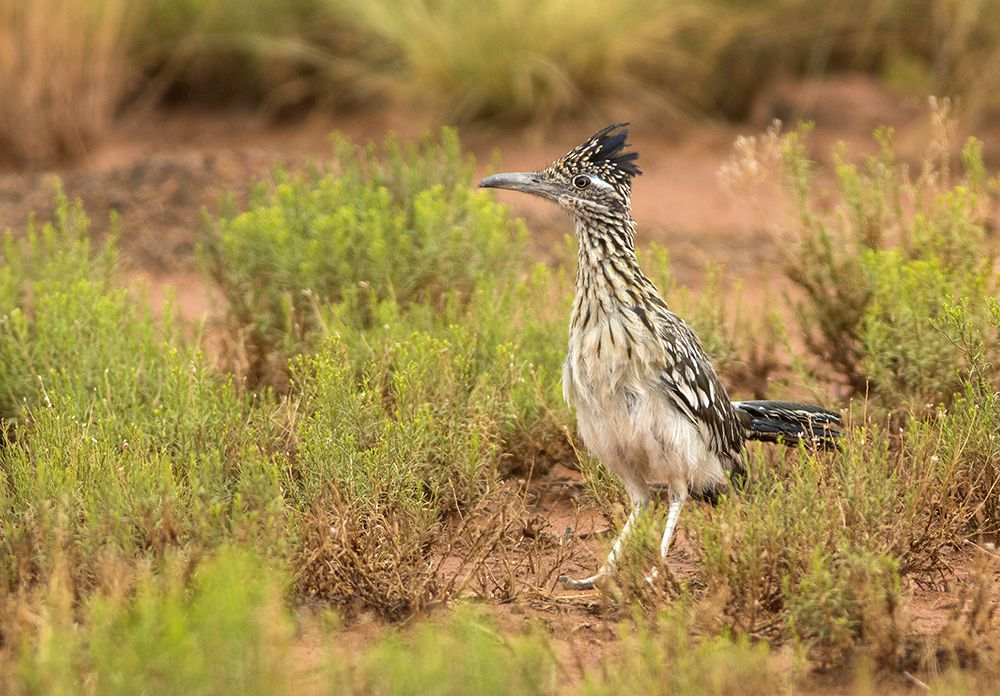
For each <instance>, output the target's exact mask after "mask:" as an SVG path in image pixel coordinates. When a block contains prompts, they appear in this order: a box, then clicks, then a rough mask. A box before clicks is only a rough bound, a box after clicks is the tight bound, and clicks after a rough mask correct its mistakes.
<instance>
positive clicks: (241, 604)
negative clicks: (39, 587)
mask: <svg viewBox="0 0 1000 696" xmlns="http://www.w3.org/2000/svg"><path fill="white" fill-rule="evenodd" d="M185 566H186V564H185V563H179V562H176V559H173V560H172V561H170V562H168V563H167V564H166V567H165V568H163V569H162V570H161V572H159V573H155V574H154V573H151V572H149V571H148V570H147V571H145V572H142V573H140V574H139V575H138V576H137V577H135V578H132V579H130V580H126V579H123V578H119V580H120V581H122V582H124V583H125V587H128V590H129V591H127V592H126V591H124V590H125V587H123V586H118V587H112V588H108V589H105V590H103V591H99V592H96V593H95V594H93V595H91V596H89V597H86V598H85V599H83V600H82V602H81V605H82V606H80V607H79V608H77V607H75V604H76V602H75V601H74V597H73V594H72V590H71V587H70V582H69V580H68V579H67V578H65V577H56V578H54V579H53V582H51V583H50V584H49V585H48V586H47V587H46V588H45V590H44V592H42V593H41V596H40V597H38V598H37V600H36V601H37V605H34V608H37V610H38V614H37V615H36V616H35V617H34V619H33V621H34V624H35V625H34V626H33V631H34V635H33V636H32V638H31V639H30V640H24V641H18V642H15V643H13V644H12V646H11V647H9V648H8V651H10V652H12V653H14V654H13V655H10V656H9V657H10V661H9V663H7V661H4V662H5V663H6V664H4V668H3V669H0V674H2V675H3V676H2V678H3V682H4V692H5V693H9V694H18V695H20V694H24V695H28V694H78V693H100V694H134V693H146V692H149V691H150V690H153V689H155V690H156V691H157V692H158V693H162V694H227V693H245V694H284V693H288V694H290V693H293V691H294V689H295V681H296V678H297V673H296V670H295V667H294V664H293V663H292V659H291V658H292V655H291V647H292V621H291V617H290V616H289V615H288V612H287V611H286V609H285V606H284V604H283V602H282V590H283V580H282V578H281V577H280V576H279V575H278V574H276V573H275V572H274V571H273V569H272V568H270V567H268V566H267V564H265V563H264V562H263V561H262V560H261V559H260V558H258V557H256V556H254V555H253V554H251V553H248V552H247V551H245V550H240V549H235V548H223V549H220V551H219V553H218V554H216V555H215V556H213V557H212V558H208V559H205V560H204V561H202V562H201V563H199V564H198V565H197V566H196V567H195V568H193V569H191V570H190V571H189V572H188V569H186V567H185ZM248 578H253V581H252V582H247V579H248Z"/></svg>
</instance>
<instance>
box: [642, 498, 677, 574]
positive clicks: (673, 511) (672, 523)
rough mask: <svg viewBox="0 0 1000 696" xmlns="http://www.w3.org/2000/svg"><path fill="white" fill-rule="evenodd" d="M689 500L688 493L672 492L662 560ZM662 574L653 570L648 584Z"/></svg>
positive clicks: (664, 533)
mask: <svg viewBox="0 0 1000 696" xmlns="http://www.w3.org/2000/svg"><path fill="white" fill-rule="evenodd" d="M685 500H687V491H686V490H681V491H680V492H679V493H678V492H675V491H671V493H670V507H668V508H667V526H666V527H665V528H664V530H663V538H662V539H661V540H660V558H661V559H663V560H666V558H667V551H669V550H670V541H671V539H673V537H674V529H676V528H677V519H678V518H679V517H680V516H681V508H683V507H684V501H685ZM659 574H660V569H659V568H653V569H652V570H651V571H650V572H649V575H647V576H646V582H648V583H652V582H653V581H654V580H656V578H657V576H658V575H659Z"/></svg>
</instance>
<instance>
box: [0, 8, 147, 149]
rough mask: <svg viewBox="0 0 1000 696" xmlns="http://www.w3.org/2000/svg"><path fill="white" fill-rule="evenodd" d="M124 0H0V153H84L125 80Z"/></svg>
mask: <svg viewBox="0 0 1000 696" xmlns="http://www.w3.org/2000/svg"><path fill="white" fill-rule="evenodd" d="M133 8H134V3H133V2H131V0H32V1H31V2H24V1H23V0H0V85H3V98H2V99H0V157H6V158H9V159H12V160H13V161H15V162H18V163H29V164H30V163H38V162H46V161H51V160H55V159H60V158H64V157H75V156H79V155H82V154H85V153H86V152H87V151H88V149H89V148H91V147H92V146H93V145H94V144H95V143H96V142H98V141H99V140H100V139H101V138H102V137H104V136H105V135H106V134H107V133H108V131H109V129H110V128H111V127H112V125H113V123H114V117H115V114H116V112H117V110H118V108H119V107H120V106H121V102H122V98H123V96H124V94H125V93H126V91H127V90H128V88H129V85H130V83H131V79H132V77H134V76H133V75H132V74H131V67H130V58H131V56H130V51H131V43H132V39H133V32H134V29H135V22H134V19H135V17H134V14H135V13H134V9H133Z"/></svg>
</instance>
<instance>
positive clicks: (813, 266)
mask: <svg viewBox="0 0 1000 696" xmlns="http://www.w3.org/2000/svg"><path fill="white" fill-rule="evenodd" d="M933 115H934V121H935V136H934V138H932V147H931V149H930V150H929V151H928V154H927V156H926V158H925V160H924V163H923V166H922V170H921V172H920V173H919V175H918V176H916V177H912V176H911V174H910V171H909V168H908V167H907V166H906V165H904V164H900V163H899V162H897V161H896V159H895V156H894V154H893V149H892V139H891V135H892V134H891V132H890V131H880V132H879V133H877V134H876V138H877V140H878V144H879V151H878V153H877V154H875V155H871V156H868V157H866V158H864V161H863V163H862V164H860V165H859V164H851V163H849V162H848V161H847V153H846V151H845V150H844V149H843V148H840V149H838V151H837V152H836V153H835V162H836V164H835V176H836V182H837V195H836V200H835V203H834V204H833V205H832V206H830V205H824V204H823V203H822V202H821V200H820V198H819V194H818V193H817V192H818V191H819V190H820V189H821V188H822V187H820V186H817V185H816V184H815V181H816V176H815V172H816V169H817V167H816V165H815V163H813V162H812V161H810V160H809V159H808V157H807V155H806V151H805V140H804V139H805V137H806V132H807V129H806V130H805V131H803V130H800V131H799V132H795V133H790V134H787V135H784V136H779V135H778V134H777V132H776V131H774V130H772V131H771V132H769V133H768V135H767V136H765V137H764V138H761V139H742V140H741V141H740V142H739V143H738V150H739V152H740V154H739V156H738V157H737V159H736V161H734V162H733V163H730V164H729V165H727V167H726V168H724V170H723V174H724V176H725V178H726V179H728V180H730V181H734V182H739V183H747V182H748V181H757V180H760V179H762V178H766V177H768V176H772V177H774V179H775V180H777V181H780V182H781V184H780V185H781V186H782V187H783V190H784V192H785V193H786V194H787V197H788V199H789V201H790V202H791V204H792V208H793V213H794V220H795V223H794V224H793V226H792V229H790V230H788V231H785V232H784V233H782V235H781V249H782V250H783V252H784V267H785V274H786V275H787V276H788V278H789V279H790V280H791V281H792V282H793V283H794V284H795V285H796V286H797V287H798V289H799V291H800V292H799V293H798V294H796V295H793V308H794V311H795V314H796V317H797V319H798V325H799V329H800V331H801V334H802V335H803V337H804V339H805V344H806V347H807V348H808V350H809V351H810V353H811V354H812V356H813V357H814V358H815V375H816V376H817V377H818V378H821V379H822V378H823V377H824V376H825V378H826V379H829V376H830V375H831V373H832V374H833V375H835V377H836V381H838V382H839V383H841V384H842V385H843V386H844V387H846V390H847V395H848V396H867V395H869V393H870V395H871V397H872V398H873V401H874V402H876V403H880V404H883V405H887V406H889V407H892V408H900V409H903V410H906V409H909V410H912V411H915V412H919V411H920V410H921V409H922V408H924V407H925V406H926V405H927V404H930V405H931V406H933V405H934V404H937V403H947V402H948V401H950V399H951V398H952V396H953V395H954V394H956V393H957V392H959V391H960V390H961V389H962V376H963V373H964V372H965V371H966V370H967V369H968V364H969V356H968V355H966V354H964V353H963V350H962V348H961V346H958V345H956V344H955V343H954V342H953V341H952V340H950V339H949V337H948V336H947V333H946V331H945V330H943V328H942V322H943V321H944V317H945V314H946V312H947V311H948V308H949V307H951V306H952V305H954V304H955V303H959V302H960V303H963V304H964V306H965V312H966V315H967V317H968V320H969V321H970V322H972V324H973V326H974V330H975V331H977V332H978V333H980V334H981V335H983V337H984V341H985V345H986V347H987V350H988V351H989V352H990V353H991V354H992V355H993V356H997V355H998V349H1000V339H998V337H997V335H996V331H995V329H994V328H993V327H992V326H991V325H990V322H989V309H988V306H987V299H988V298H989V297H995V296H996V294H997V293H998V292H1000V287H998V281H997V277H998V276H997V274H996V271H995V259H996V253H995V250H994V249H993V247H992V245H991V244H990V243H989V241H988V236H987V233H986V228H987V224H988V220H989V219H990V214H991V210H992V208H993V206H994V205H995V203H996V200H997V195H998V193H1000V179H997V178H996V177H991V176H990V175H989V174H988V172H987V170H986V168H985V166H984V164H983V158H982V147H981V143H979V142H978V141H976V140H969V141H968V142H967V143H966V145H965V147H964V148H963V150H962V153H961V157H960V167H959V168H958V171H957V172H956V171H954V170H953V163H952V162H951V158H950V155H949V143H948V129H949V126H948V121H947V104H941V105H938V106H937V109H936V111H935V112H934V114H933ZM994 362H995V361H994Z"/></svg>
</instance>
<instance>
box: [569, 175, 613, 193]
mask: <svg viewBox="0 0 1000 696" xmlns="http://www.w3.org/2000/svg"><path fill="white" fill-rule="evenodd" d="M573 187H574V188H576V189H580V190H582V189H587V188H595V189H598V190H601V191H607V190H609V189H611V188H613V187H612V186H611V184H609V183H608V182H606V181H605V180H604V179H602V178H601V177H599V176H597V175H596V174H578V175H577V176H574V177H573Z"/></svg>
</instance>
